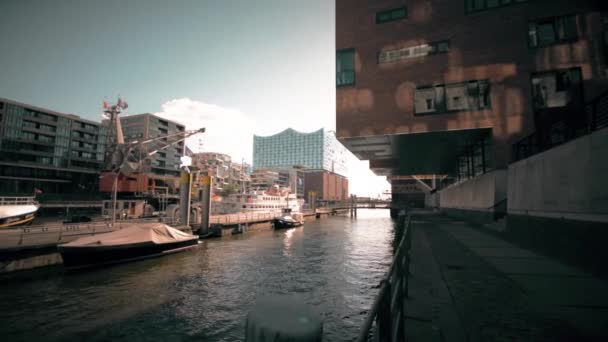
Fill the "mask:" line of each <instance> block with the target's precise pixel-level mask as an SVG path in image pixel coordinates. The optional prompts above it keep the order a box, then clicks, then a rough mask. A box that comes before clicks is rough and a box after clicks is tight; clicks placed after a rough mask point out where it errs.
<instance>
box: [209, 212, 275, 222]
mask: <svg viewBox="0 0 608 342" xmlns="http://www.w3.org/2000/svg"><path fill="white" fill-rule="evenodd" d="M277 215H278V214H275V213H270V212H268V213H246V214H229V215H215V216H211V217H210V218H209V223H211V224H224V225H229V224H239V223H252V222H262V221H270V220H272V219H274V218H275V217H276V216H277Z"/></svg>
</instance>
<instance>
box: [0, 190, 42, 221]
mask: <svg viewBox="0 0 608 342" xmlns="http://www.w3.org/2000/svg"><path fill="white" fill-rule="evenodd" d="M39 208H40V205H39V204H38V202H37V201H36V199H35V198H34V197H33V196H32V197H0V228H8V227H14V226H19V225H24V224H30V223H32V221H33V220H34V218H35V217H36V212H37V211H38V209H39Z"/></svg>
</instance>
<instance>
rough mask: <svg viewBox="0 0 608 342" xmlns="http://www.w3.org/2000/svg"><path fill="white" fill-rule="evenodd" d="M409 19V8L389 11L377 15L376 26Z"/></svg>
mask: <svg viewBox="0 0 608 342" xmlns="http://www.w3.org/2000/svg"><path fill="white" fill-rule="evenodd" d="M403 18H407V8H406V7H399V8H394V9H391V10H388V11H382V12H378V13H376V24H384V23H387V22H389V21H394V20H399V19H403Z"/></svg>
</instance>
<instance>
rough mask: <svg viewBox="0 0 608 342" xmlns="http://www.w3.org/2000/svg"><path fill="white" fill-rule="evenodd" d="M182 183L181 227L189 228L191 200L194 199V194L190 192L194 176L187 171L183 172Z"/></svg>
mask: <svg viewBox="0 0 608 342" xmlns="http://www.w3.org/2000/svg"><path fill="white" fill-rule="evenodd" d="M181 179H182V181H181V186H180V189H179V191H180V201H179V208H180V212H181V215H180V220H181V225H183V226H189V225H190V199H191V198H192V194H191V191H190V187H191V184H192V174H190V173H189V172H188V171H186V170H182V178H181Z"/></svg>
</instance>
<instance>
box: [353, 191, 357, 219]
mask: <svg viewBox="0 0 608 342" xmlns="http://www.w3.org/2000/svg"><path fill="white" fill-rule="evenodd" d="M353 199H354V200H353V210H354V212H355V218H357V195H353Z"/></svg>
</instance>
